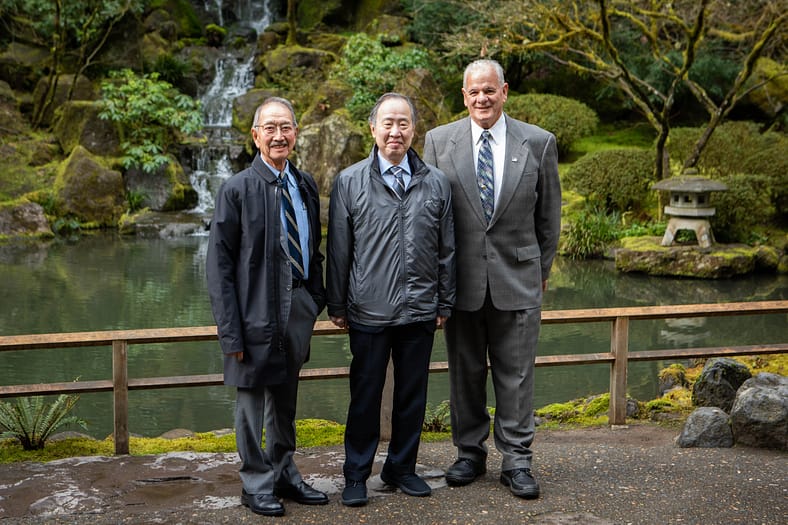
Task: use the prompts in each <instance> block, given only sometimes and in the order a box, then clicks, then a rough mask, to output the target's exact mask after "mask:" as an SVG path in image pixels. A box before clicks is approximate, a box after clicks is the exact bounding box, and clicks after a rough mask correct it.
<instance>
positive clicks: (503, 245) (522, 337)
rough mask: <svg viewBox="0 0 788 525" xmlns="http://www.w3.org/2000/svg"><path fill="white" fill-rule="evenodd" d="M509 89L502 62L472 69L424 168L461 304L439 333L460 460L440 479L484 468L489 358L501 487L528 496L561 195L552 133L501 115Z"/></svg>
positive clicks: (453, 481) (460, 480)
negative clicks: (538, 368) (539, 349)
mask: <svg viewBox="0 0 788 525" xmlns="http://www.w3.org/2000/svg"><path fill="white" fill-rule="evenodd" d="M508 90H509V86H508V84H507V83H506V82H505V80H504V74H503V69H502V68H501V66H500V64H498V63H497V62H495V61H493V60H478V61H475V62H473V63H471V64H470V65H468V67H467V68H466V69H465V73H464V76H463V88H462V93H463V98H464V103H465V106H466V107H467V108H468V113H469V117H468V118H465V119H462V120H460V121H457V122H453V123H451V124H447V125H444V126H440V127H438V128H435V129H433V130H431V131H430V132H428V133H427V135H426V137H425V144H424V160H425V162H428V163H430V164H434V165H435V166H437V167H438V168H439V169H440V170H442V171H443V172H444V173H445V174H446V176H447V177H448V178H449V181H450V182H451V187H452V202H453V207H454V222H455V239H456V241H455V242H456V266H457V289H456V294H457V297H456V302H455V305H454V311H453V313H452V316H451V318H450V319H449V320H448V322H447V324H446V330H445V334H446V345H447V351H448V358H449V381H450V391H451V424H452V436H453V439H454V444H455V446H456V447H457V450H458V459H457V461H456V462H455V463H454V464H453V465H452V466H451V467H449V469H448V470H447V471H446V481H447V482H448V483H449V484H450V485H465V484H468V483H470V482H472V481H473V480H474V479H476V477H478V476H480V475H482V474H484V473H485V472H486V460H487V446H486V444H485V441H486V440H487V438H488V437H489V431H490V416H489V413H488V412H487V394H486V383H487V360H488V358H489V362H490V369H491V371H492V379H493V387H494V390H495V401H496V408H495V421H494V437H495V446H496V448H497V449H498V450H499V451H500V452H501V454H502V455H503V464H502V466H501V477H500V480H501V483H503V484H504V485H506V486H508V487H509V489H510V490H511V492H512V493H513V494H514V495H516V496H519V497H524V498H536V497H538V496H539V484H538V483H537V481H536V480H535V479H534V477H533V474H532V473H531V461H532V456H533V453H532V451H531V448H530V447H531V443H532V441H533V437H534V417H533V388H534V363H535V359H536V341H537V338H538V335H539V324H540V320H541V303H542V293H543V292H544V290H546V289H547V279H548V276H549V274H550V267H551V265H552V262H553V257H554V256H555V252H556V247H557V244H558V234H559V230H560V222H561V189H560V184H559V180H558V154H557V148H556V142H555V137H554V136H553V134H551V133H549V132H547V131H545V130H543V129H541V128H539V127H537V126H533V125H530V124H526V123H524V122H521V121H518V120H516V119H513V118H511V117H509V116H508V115H506V114H504V113H503V105H504V102H506V97H507V94H508Z"/></svg>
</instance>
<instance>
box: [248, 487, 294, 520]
mask: <svg viewBox="0 0 788 525" xmlns="http://www.w3.org/2000/svg"><path fill="white" fill-rule="evenodd" d="M241 504H242V505H243V506H244V507H249V510H251V511H252V512H254V513H255V514H260V515H262V516H284V515H285V507H284V505H282V503H281V502H280V501H279V500H278V499H276V496H274V495H273V494H249V493H247V492H246V491H245V490H242V491H241Z"/></svg>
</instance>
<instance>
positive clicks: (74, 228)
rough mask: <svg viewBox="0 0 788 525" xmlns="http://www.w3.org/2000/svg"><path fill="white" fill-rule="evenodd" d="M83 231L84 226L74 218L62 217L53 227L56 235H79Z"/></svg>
mask: <svg viewBox="0 0 788 525" xmlns="http://www.w3.org/2000/svg"><path fill="white" fill-rule="evenodd" d="M81 229H82V224H81V223H80V222H79V221H78V220H77V219H75V218H73V217H60V218H58V219H57V220H56V221H55V223H54V224H53V225H52V231H53V232H55V234H56V235H65V236H67V235H71V234H74V233H79V231H80V230H81Z"/></svg>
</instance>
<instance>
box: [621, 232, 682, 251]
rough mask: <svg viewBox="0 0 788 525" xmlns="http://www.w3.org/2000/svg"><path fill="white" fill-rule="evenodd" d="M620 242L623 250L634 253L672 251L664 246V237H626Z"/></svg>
mask: <svg viewBox="0 0 788 525" xmlns="http://www.w3.org/2000/svg"><path fill="white" fill-rule="evenodd" d="M619 242H620V243H621V247H622V248H624V249H626V250H632V251H643V252H652V251H654V252H667V251H668V250H670V247H668V246H662V244H661V243H662V237H652V236H643V237H624V238H622V239H620V240H619Z"/></svg>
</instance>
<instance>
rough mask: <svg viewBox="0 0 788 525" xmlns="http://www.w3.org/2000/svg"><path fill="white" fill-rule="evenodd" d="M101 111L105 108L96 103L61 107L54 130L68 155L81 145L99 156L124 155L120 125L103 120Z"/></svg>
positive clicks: (69, 103)
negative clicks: (122, 153) (121, 147)
mask: <svg viewBox="0 0 788 525" xmlns="http://www.w3.org/2000/svg"><path fill="white" fill-rule="evenodd" d="M100 112H101V105H100V104H99V103H98V102H94V101H83V100H79V101H72V102H66V103H65V104H63V105H62V106H61V107H60V109H59V110H58V112H57V114H56V116H55V125H54V127H53V131H54V133H55V136H56V137H57V140H58V142H59V143H60V147H61V148H62V149H63V152H64V153H65V154H66V155H68V154H70V153H71V152H72V151H73V149H74V148H75V147H76V146H78V145H79V146H82V147H83V148H85V149H86V150H88V151H89V152H91V153H93V154H95V155H101V156H104V157H115V156H118V155H120V138H119V134H118V128H117V125H116V124H115V123H114V122H112V121H110V120H104V119H101V118H99V113H100Z"/></svg>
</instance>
